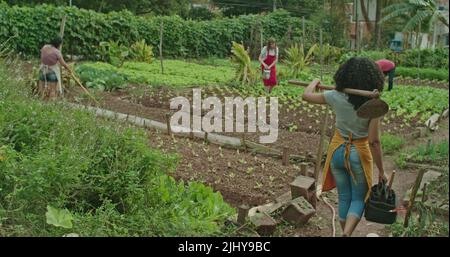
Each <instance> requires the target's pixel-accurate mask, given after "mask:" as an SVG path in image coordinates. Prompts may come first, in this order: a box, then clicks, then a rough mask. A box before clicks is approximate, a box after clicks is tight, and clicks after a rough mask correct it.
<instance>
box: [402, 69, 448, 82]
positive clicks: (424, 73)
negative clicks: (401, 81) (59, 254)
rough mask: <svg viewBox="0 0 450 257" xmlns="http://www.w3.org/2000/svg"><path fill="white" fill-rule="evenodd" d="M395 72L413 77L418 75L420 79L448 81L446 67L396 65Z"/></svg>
mask: <svg viewBox="0 0 450 257" xmlns="http://www.w3.org/2000/svg"><path fill="white" fill-rule="evenodd" d="M395 74H396V75H397V76H402V77H409V78H414V79H415V78H418V77H419V78H420V79H428V80H441V81H448V69H431V68H428V69H427V68H421V69H418V68H404V67H397V68H396V69H395Z"/></svg>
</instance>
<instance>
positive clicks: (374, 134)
mask: <svg viewBox="0 0 450 257" xmlns="http://www.w3.org/2000/svg"><path fill="white" fill-rule="evenodd" d="M369 146H370V152H371V153H372V157H373V160H374V162H375V165H376V166H377V168H378V179H379V181H381V180H382V179H384V180H386V174H385V172H384V167H383V150H382V147H381V140H380V118H377V119H373V120H371V121H370V123H369Z"/></svg>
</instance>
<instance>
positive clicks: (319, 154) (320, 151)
mask: <svg viewBox="0 0 450 257" xmlns="http://www.w3.org/2000/svg"><path fill="white" fill-rule="evenodd" d="M319 40H320V65H321V68H320V79H321V80H322V79H323V68H322V66H323V42H322V28H321V29H320V38H319ZM327 126H328V109H326V111H325V114H323V122H322V127H321V128H320V139H319V148H318V150H317V156H316V166H315V169H314V179H315V180H316V182H315V188H317V181H318V179H319V172H320V168H321V164H322V156H323V144H324V142H323V141H324V140H325V133H326V128H327Z"/></svg>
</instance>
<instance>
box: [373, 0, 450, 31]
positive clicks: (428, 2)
mask: <svg viewBox="0 0 450 257" xmlns="http://www.w3.org/2000/svg"><path fill="white" fill-rule="evenodd" d="M382 12H383V13H384V14H385V16H384V17H383V18H382V19H381V20H380V23H383V22H386V21H388V20H391V19H393V18H396V17H408V19H409V20H408V22H407V23H406V25H405V27H404V28H403V31H404V32H408V31H413V30H414V29H416V28H417V27H418V26H419V24H424V23H425V24H424V25H426V24H427V23H428V26H429V29H430V30H432V29H433V26H434V25H435V24H436V23H437V21H440V22H442V23H443V24H444V25H445V26H447V27H448V21H447V19H446V18H445V16H444V15H443V14H442V13H441V12H440V11H439V9H438V6H437V4H436V1H434V0H404V1H403V2H401V3H397V4H392V5H389V6H387V7H386V8H384V9H383V10H382ZM409 17H410V18H409Z"/></svg>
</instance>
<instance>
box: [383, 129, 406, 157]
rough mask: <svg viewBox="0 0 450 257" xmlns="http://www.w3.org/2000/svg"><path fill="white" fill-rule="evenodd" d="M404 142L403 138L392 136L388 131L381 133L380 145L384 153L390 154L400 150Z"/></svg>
mask: <svg viewBox="0 0 450 257" xmlns="http://www.w3.org/2000/svg"><path fill="white" fill-rule="evenodd" d="M404 144H405V139H403V138H401V137H398V136H394V135H391V134H388V133H385V134H383V135H381V145H382V146H383V152H384V153H386V154H392V153H395V152H396V151H398V150H400V149H401V148H402V146H403V145H404Z"/></svg>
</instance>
